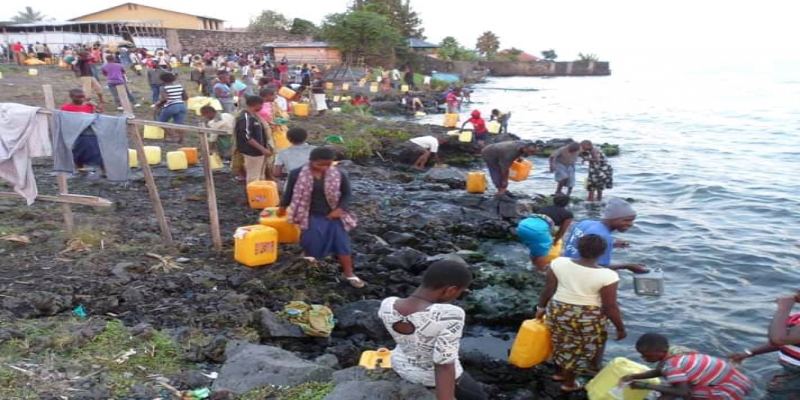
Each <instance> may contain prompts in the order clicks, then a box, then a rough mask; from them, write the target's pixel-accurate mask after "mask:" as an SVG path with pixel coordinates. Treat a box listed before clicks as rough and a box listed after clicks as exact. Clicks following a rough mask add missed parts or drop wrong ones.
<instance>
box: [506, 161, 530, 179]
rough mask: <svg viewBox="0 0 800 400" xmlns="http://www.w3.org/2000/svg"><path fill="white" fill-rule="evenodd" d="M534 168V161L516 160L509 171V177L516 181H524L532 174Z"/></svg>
mask: <svg viewBox="0 0 800 400" xmlns="http://www.w3.org/2000/svg"><path fill="white" fill-rule="evenodd" d="M532 169H533V163H532V162H530V161H528V160H525V159H523V160H522V161H514V163H513V164H511V169H510V170H509V171H508V179H510V180H512V181H514V182H520V181H524V180H525V179H528V175H530V174H531V170H532Z"/></svg>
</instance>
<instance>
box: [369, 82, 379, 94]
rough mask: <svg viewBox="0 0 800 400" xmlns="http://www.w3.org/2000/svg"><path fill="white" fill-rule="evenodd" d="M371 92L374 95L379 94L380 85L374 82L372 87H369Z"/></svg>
mask: <svg viewBox="0 0 800 400" xmlns="http://www.w3.org/2000/svg"><path fill="white" fill-rule="evenodd" d="M369 91H370V92H372V93H378V84H377V83H375V82H373V83H372V84H371V85H369Z"/></svg>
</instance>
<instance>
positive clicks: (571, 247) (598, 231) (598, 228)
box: [562, 220, 614, 266]
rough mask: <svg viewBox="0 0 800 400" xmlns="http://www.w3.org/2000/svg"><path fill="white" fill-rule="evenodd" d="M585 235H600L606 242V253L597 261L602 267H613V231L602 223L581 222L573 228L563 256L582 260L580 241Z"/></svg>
mask: <svg viewBox="0 0 800 400" xmlns="http://www.w3.org/2000/svg"><path fill="white" fill-rule="evenodd" d="M585 235H598V236H600V237H602V238H603V239H605V241H606V252H605V253H603V256H602V257H600V259H599V260H598V261H597V263H598V264H600V265H606V266H607V265H611V252H612V251H613V250H614V237H613V236H611V230H610V229H608V227H607V226H606V224H604V223H603V222H602V221H593V220H586V221H581V222H580V223H578V224H577V225H575V226H574V227H573V228H572V231H570V233H569V237H568V238H567V241H566V245H565V246H564V252H563V254H562V256H564V257H569V258H572V259H578V258H581V256H580V254H579V253H578V240H580V238H582V237H584V236H585Z"/></svg>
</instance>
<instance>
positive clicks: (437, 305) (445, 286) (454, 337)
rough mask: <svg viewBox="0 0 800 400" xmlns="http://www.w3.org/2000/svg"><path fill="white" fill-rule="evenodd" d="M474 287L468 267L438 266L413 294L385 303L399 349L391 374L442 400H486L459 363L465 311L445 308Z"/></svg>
mask: <svg viewBox="0 0 800 400" xmlns="http://www.w3.org/2000/svg"><path fill="white" fill-rule="evenodd" d="M471 282H472V273H471V272H470V271H469V269H468V268H467V266H466V265H464V264H463V263H460V262H456V261H439V262H435V263H433V264H431V266H430V267H428V270H427V271H425V275H423V277H422V285H421V286H420V287H418V288H417V289H416V290H415V291H414V293H412V294H411V295H410V296H408V297H406V298H402V299H401V298H398V297H389V298H387V299H384V300H383V302H382V303H381V308H380V311H378V316H379V317H380V319H381V321H383V325H384V326H385V327H386V330H388V331H389V333H390V334H391V335H392V338H393V339H394V341H395V342H396V343H397V347H395V349H394V350H393V351H392V369H393V370H394V371H395V372H397V374H398V375H400V376H401V377H402V378H403V379H405V380H407V381H409V382H412V383H416V384H421V385H425V386H427V387H435V388H436V399H437V400H453V399H454V398H455V399H456V400H485V399H487V397H486V394H485V393H484V392H483V388H481V385H480V384H478V383H477V382H475V380H474V379H472V377H471V376H470V375H469V374H468V373H467V372H466V371H464V369H463V368H462V367H461V363H460V362H459V360H458V349H459V346H460V340H461V335H462V332H463V330H464V310H463V309H461V308H460V307H457V306H454V305H451V304H446V303H449V302H451V301H453V300H455V299H457V298H458V297H459V296H461V294H462V293H464V291H466V290H467V288H468V287H469V285H470V283H471Z"/></svg>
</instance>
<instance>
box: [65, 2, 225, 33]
mask: <svg viewBox="0 0 800 400" xmlns="http://www.w3.org/2000/svg"><path fill="white" fill-rule="evenodd" d="M74 21H161V24H162V26H163V27H164V28H172V29H210V30H217V29H222V28H223V26H222V22H221V21H212V20H210V19H206V18H202V17H198V16H196V15H190V14H184V13H179V12H174V11H168V10H160V9H158V8H153V7H147V6H143V5H140V4H132V3H126V4H122V5H119V6H117V7H114V8H110V9H108V10H103V11H98V12H96V13H93V14H89V15H84V16H82V17H79V18H76V19H74Z"/></svg>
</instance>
